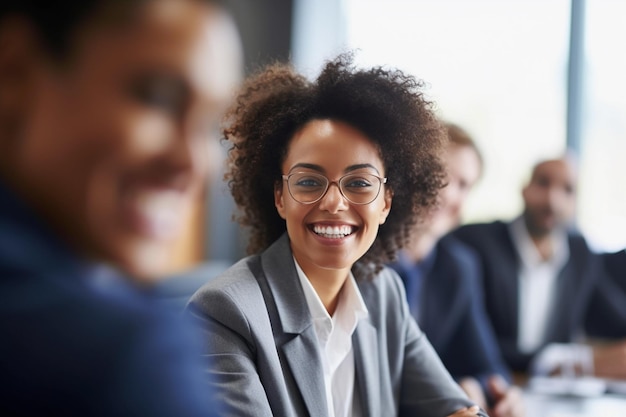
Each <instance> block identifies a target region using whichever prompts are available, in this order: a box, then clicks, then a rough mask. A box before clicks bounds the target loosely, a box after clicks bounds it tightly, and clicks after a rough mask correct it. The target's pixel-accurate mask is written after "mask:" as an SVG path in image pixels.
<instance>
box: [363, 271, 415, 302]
mask: <svg viewBox="0 0 626 417" xmlns="http://www.w3.org/2000/svg"><path fill="white" fill-rule="evenodd" d="M358 286H359V290H360V291H361V295H362V296H363V300H364V301H365V304H366V305H367V308H368V309H369V310H370V311H371V310H372V309H374V310H375V311H376V310H381V309H386V308H388V306H393V308H397V307H398V305H399V304H400V303H403V302H405V300H406V296H405V292H404V285H403V284H402V281H401V280H400V277H399V276H398V273H397V272H396V271H394V270H393V269H392V268H390V267H388V266H385V267H383V269H382V270H381V271H380V272H378V273H377V274H376V275H375V276H374V277H373V278H372V279H369V280H359V281H358Z"/></svg>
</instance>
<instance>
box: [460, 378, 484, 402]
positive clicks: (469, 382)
mask: <svg viewBox="0 0 626 417" xmlns="http://www.w3.org/2000/svg"><path fill="white" fill-rule="evenodd" d="M459 385H460V386H461V388H462V389H463V391H465V393H466V394H467V396H468V397H469V399H470V400H472V402H474V403H475V404H477V405H478V406H480V407H481V408H482V409H483V410H486V409H487V399H486V398H485V394H484V393H483V387H481V386H480V384H479V383H478V381H477V380H476V379H475V378H472V377H467V378H463V379H462V380H460V381H459Z"/></svg>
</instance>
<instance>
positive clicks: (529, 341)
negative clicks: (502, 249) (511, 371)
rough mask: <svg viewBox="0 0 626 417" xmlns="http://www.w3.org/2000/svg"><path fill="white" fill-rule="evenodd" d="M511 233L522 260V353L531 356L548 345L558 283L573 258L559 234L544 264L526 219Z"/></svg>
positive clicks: (519, 339)
mask: <svg viewBox="0 0 626 417" xmlns="http://www.w3.org/2000/svg"><path fill="white" fill-rule="evenodd" d="M510 231H511V236H512V237H513V243H514V244H515V247H516V248H517V252H518V253H519V256H520V259H521V263H520V268H519V271H518V274H519V280H518V285H519V300H518V302H519V310H518V313H519V314H518V335H517V345H518V348H519V349H520V351H522V352H528V353H531V352H534V351H535V350H536V349H537V348H539V347H540V346H541V345H542V344H543V343H544V341H545V337H546V330H547V325H548V323H549V321H550V317H551V315H552V314H553V306H554V304H555V300H556V290H557V289H556V282H557V278H558V276H559V272H560V271H561V269H562V268H563V266H564V265H565V263H566V262H567V259H568V257H569V245H568V243H567V234H566V233H565V232H564V231H555V232H554V233H552V235H551V239H552V247H553V248H554V252H553V256H552V257H551V258H550V259H548V260H543V259H542V258H541V255H540V254H539V251H538V250H537V247H536V246H535V244H534V242H533V241H532V239H531V237H530V234H529V233H528V229H527V228H526V223H525V221H524V218H523V217H521V216H520V217H518V218H517V219H515V220H514V221H513V222H512V223H511V225H510Z"/></svg>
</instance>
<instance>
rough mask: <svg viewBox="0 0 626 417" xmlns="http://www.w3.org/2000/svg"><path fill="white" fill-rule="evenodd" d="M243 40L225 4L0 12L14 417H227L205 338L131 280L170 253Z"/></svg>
mask: <svg viewBox="0 0 626 417" xmlns="http://www.w3.org/2000/svg"><path fill="white" fill-rule="evenodd" d="M238 42H239V39H238V36H237V33H236V29H235V27H234V24H233V22H232V20H231V18H230V16H229V14H228V13H227V12H226V10H225V9H224V8H222V6H221V5H218V4H216V2H215V1H212V0H209V1H200V0H134V1H133V0H124V1H119V0H84V1H80V2H77V1H74V0H58V1H54V2H50V1H47V0H3V1H1V2H0V334H1V335H2V336H1V339H2V342H0V370H1V371H0V415H5V416H15V415H20V416H35V415H39V416H43V415H46V416H50V415H62V416H115V415H124V416H153V417H154V416H164V417H165V416H179V417H182V416H189V417H191V416H194V417H196V416H202V417H207V416H214V415H217V414H218V413H219V402H218V401H216V400H214V399H213V398H212V397H211V396H210V392H208V391H207V390H206V388H204V385H203V384H202V380H203V377H204V375H202V373H201V363H204V362H200V360H199V357H200V353H199V351H200V349H199V348H198V346H197V344H196V343H194V342H195V339H194V338H193V336H192V333H190V332H191V330H190V329H189V328H187V326H186V324H185V323H183V322H182V321H181V320H180V317H179V316H178V315H173V314H170V313H169V312H165V311H162V308H159V305H158V304H157V303H156V301H155V300H154V299H153V298H151V297H150V294H147V292H146V291H143V290H144V288H143V287H144V286H143V285H142V286H139V285H133V283H131V282H128V281H130V280H126V279H125V277H132V278H133V279H134V280H139V281H140V282H141V283H142V284H145V281H146V280H150V279H152V278H154V276H155V272H156V271H159V270H160V268H159V266H160V263H161V262H162V261H163V260H164V259H167V257H166V256H164V255H165V254H167V249H168V248H169V245H168V242H170V241H171V240H172V239H175V238H176V236H177V235H178V233H179V229H180V226H181V220H180V219H181V218H184V217H183V216H181V215H180V213H181V212H182V211H183V210H184V209H185V208H186V207H187V206H188V205H189V204H190V202H191V201H192V199H193V197H194V195H195V193H196V192H197V190H198V189H199V188H200V185H201V184H202V182H203V181H204V176H205V173H206V172H207V168H208V166H207V165H208V161H207V158H208V151H207V144H209V143H210V140H211V133H212V132H213V129H212V128H211V125H212V124H217V121H218V120H219V119H220V118H221V115H222V114H221V110H222V109H223V108H225V107H226V106H227V102H228V99H229V98H230V97H229V96H230V90H231V89H233V88H234V87H235V84H236V83H237V82H238V74H239V71H240V69H241V66H240V61H241V60H240V57H239V54H240V48H239V44H238ZM120 272H121V273H124V276H122V274H121V273H120Z"/></svg>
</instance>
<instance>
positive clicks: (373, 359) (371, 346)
mask: <svg viewBox="0 0 626 417" xmlns="http://www.w3.org/2000/svg"><path fill="white" fill-rule="evenodd" d="M352 342H353V349H354V368H355V373H356V387H355V389H358V393H359V398H360V400H361V404H362V406H361V410H362V412H363V416H364V417H378V416H380V413H381V409H380V394H379V389H378V384H379V381H380V374H379V369H380V368H379V366H378V340H377V332H376V328H374V326H372V324H371V323H370V322H369V320H361V321H359V324H358V325H357V326H356V329H355V331H354V335H353V336H352Z"/></svg>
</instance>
